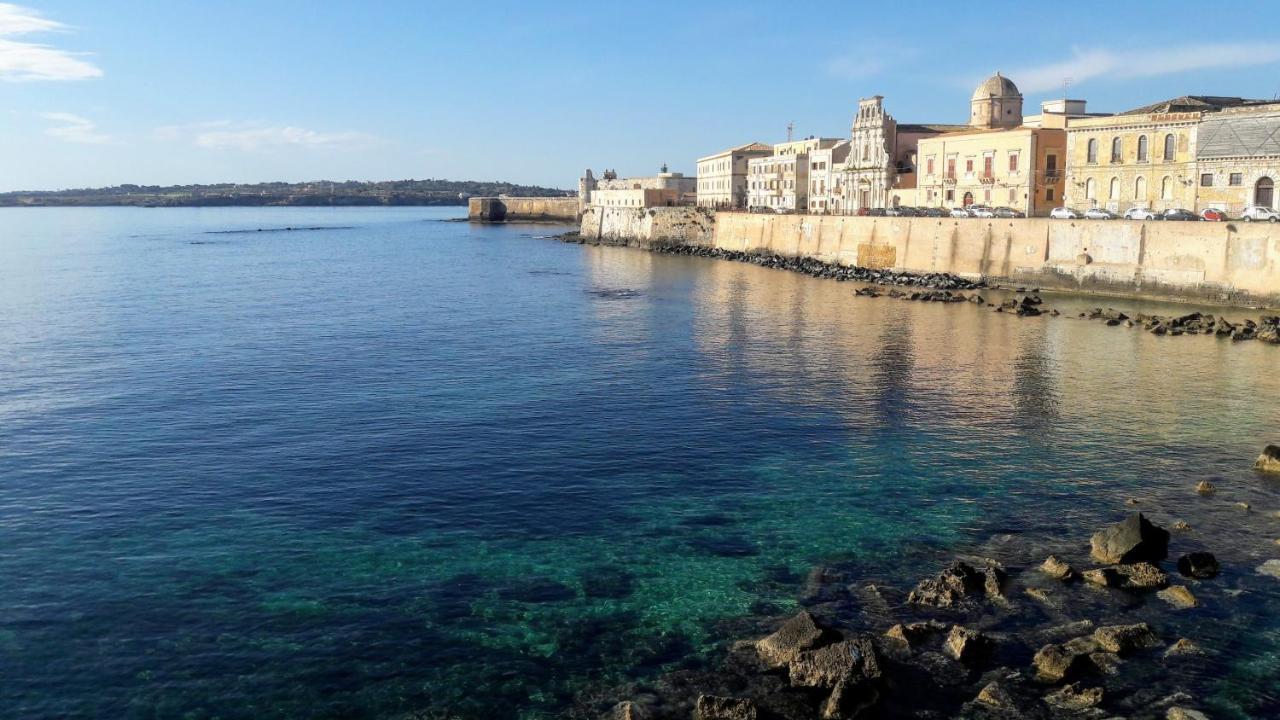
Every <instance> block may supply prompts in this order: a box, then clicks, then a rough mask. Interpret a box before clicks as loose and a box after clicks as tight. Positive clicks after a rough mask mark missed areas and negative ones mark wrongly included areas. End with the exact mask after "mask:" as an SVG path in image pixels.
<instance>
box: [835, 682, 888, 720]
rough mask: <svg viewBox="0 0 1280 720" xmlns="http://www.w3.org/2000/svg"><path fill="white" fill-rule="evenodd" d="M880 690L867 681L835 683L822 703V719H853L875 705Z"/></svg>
mask: <svg viewBox="0 0 1280 720" xmlns="http://www.w3.org/2000/svg"><path fill="white" fill-rule="evenodd" d="M879 700H880V690H879V689H878V688H877V687H876V686H875V685H874V684H872V683H869V682H844V683H840V684H839V685H836V686H835V688H834V689H832V691H831V694H830V695H828V696H827V699H826V701H825V702H823V703H822V714H821V717H822V720H854V719H855V718H859V717H863V715H864V713H866V712H867V711H868V710H871V709H872V708H874V707H875V705H876V703H877V702H879Z"/></svg>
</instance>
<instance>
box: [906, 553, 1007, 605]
mask: <svg viewBox="0 0 1280 720" xmlns="http://www.w3.org/2000/svg"><path fill="white" fill-rule="evenodd" d="M986 584H987V575H986V573H982V572H979V571H978V570H977V569H975V568H974V567H973V566H972V565H970V564H968V563H966V562H962V561H960V560H957V561H955V562H953V563H951V565H950V566H949V567H948V568H947V569H945V570H943V571H942V572H941V573H939V574H938V576H937V577H932V578H926V579H924V580H921V581H920V584H919V585H916V587H915V589H914V590H912V591H911V594H910V595H908V596H907V602H909V603H912V604H914V605H932V606H933V607H938V608H947V609H954V608H958V607H961V606H962V605H965V604H966V603H967V602H968V601H970V599H971V598H974V597H977V596H980V595H983V594H985V593H986Z"/></svg>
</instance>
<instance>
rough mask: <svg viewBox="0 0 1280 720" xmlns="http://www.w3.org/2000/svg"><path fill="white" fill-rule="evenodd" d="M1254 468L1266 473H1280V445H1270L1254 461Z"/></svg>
mask: <svg viewBox="0 0 1280 720" xmlns="http://www.w3.org/2000/svg"><path fill="white" fill-rule="evenodd" d="M1253 469H1254V470H1259V471H1261V472H1265V473H1280V445H1268V446H1266V447H1265V448H1263V450H1262V454H1261V455H1259V456H1258V460H1257V461H1256V462H1254V463H1253Z"/></svg>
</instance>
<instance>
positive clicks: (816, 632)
mask: <svg viewBox="0 0 1280 720" xmlns="http://www.w3.org/2000/svg"><path fill="white" fill-rule="evenodd" d="M832 639H833V634H832V633H831V631H829V630H827V629H826V628H824V627H822V626H821V625H819V624H818V621H817V620H814V619H813V616H812V615H810V614H809V613H808V612H801V613H800V614H798V615H796V616H795V617H793V618H791V619H790V620H788V621H786V622H785V623H783V624H782V627H780V628H778V631H777V632H775V633H773V634H772V635H769V636H768V637H765V638H762V639H761V640H760V641H759V642H757V643H756V652H757V653H758V654H759V655H760V659H761V660H762V661H764V663H765V664H766V665H769V666H771V667H781V666H783V665H786V664H787V663H790V662H791V661H792V660H793V659H795V657H796V656H797V655H799V654H800V653H801V652H804V651H806V650H810V649H812V648H815V647H818V646H819V645H822V644H824V643H826V642H830V640H832Z"/></svg>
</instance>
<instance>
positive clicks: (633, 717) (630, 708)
mask: <svg viewBox="0 0 1280 720" xmlns="http://www.w3.org/2000/svg"><path fill="white" fill-rule="evenodd" d="M607 717H608V718H609V720H649V718H650V717H651V715H650V713H649V711H648V710H646V709H645V708H644V706H643V705H639V704H637V703H635V702H632V701H631V700H623V701H622V702H620V703H618V704H617V705H614V706H613V710H610V711H609V715H608V716H607Z"/></svg>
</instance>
